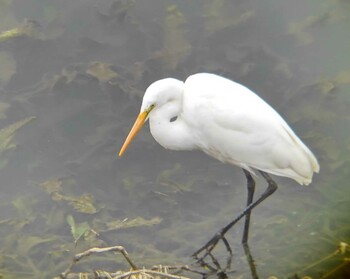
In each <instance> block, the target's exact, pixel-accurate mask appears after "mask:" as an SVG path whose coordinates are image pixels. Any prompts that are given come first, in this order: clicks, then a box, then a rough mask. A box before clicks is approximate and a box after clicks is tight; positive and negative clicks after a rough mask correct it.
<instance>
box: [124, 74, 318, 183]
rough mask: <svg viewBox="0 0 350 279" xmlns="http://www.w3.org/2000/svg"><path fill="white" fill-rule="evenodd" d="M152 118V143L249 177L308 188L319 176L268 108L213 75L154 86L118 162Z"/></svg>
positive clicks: (252, 95)
mask: <svg viewBox="0 0 350 279" xmlns="http://www.w3.org/2000/svg"><path fill="white" fill-rule="evenodd" d="M148 118H149V120H150V129H151V133H152V135H153V137H154V138H155V140H156V141H157V142H158V143H159V144H160V145H162V146H163V147H165V148H167V149H173V150H192V149H200V150H202V151H204V152H205V153H207V154H208V155H210V156H212V157H214V158H216V159H218V160H220V161H222V162H224V163H230V164H233V165H237V166H240V167H241V168H244V169H246V170H248V171H250V172H253V170H254V169H257V170H261V171H264V172H267V173H271V174H275V175H279V176H285V177H289V178H292V179H294V180H295V181H297V182H298V183H300V184H305V185H308V184H309V183H310V182H311V180H312V176H313V173H314V172H318V171H319V165H318V162H317V159H316V158H315V156H314V155H313V153H312V152H311V151H310V150H309V149H308V148H307V147H306V145H305V144H304V143H303V142H302V141H301V140H300V139H299V138H298V136H297V135H296V134H295V133H294V132H293V130H292V129H291V128H290V127H289V126H288V124H287V123H286V122H285V121H284V120H283V118H282V117H281V116H280V115H279V114H278V113H277V112H276V111H275V110H274V109H273V108H272V107H271V106H270V105H269V104H267V103H266V102H265V101H264V100H263V99H261V98H260V97H259V96H258V95H256V94H255V93H254V92H252V91H251V90H249V89H248V88H246V87H244V86H243V85H241V84H238V83H236V82H233V81H231V80H229V79H226V78H223V77H220V76H217V75H214V74H208V73H199V74H195V75H192V76H190V77H188V78H187V80H186V81H185V82H182V81H179V80H176V79H172V78H166V79H162V80H159V81H156V82H154V83H153V84H151V85H150V86H149V87H148V89H147V90H146V93H145V95H144V97H143V102H142V106H141V111H140V115H139V117H138V118H137V120H136V122H135V125H134V127H133V129H132V130H131V131H130V133H129V136H128V138H127V139H126V141H125V143H124V145H123V147H122V149H121V151H120V154H119V155H120V156H121V155H122V154H123V153H124V151H125V149H126V147H127V146H128V145H129V143H130V142H131V140H132V139H133V137H134V136H135V135H136V133H137V132H138V131H139V129H140V128H141V127H142V125H143V124H144V122H145V121H146V120H147V119H148ZM174 118H176V120H174Z"/></svg>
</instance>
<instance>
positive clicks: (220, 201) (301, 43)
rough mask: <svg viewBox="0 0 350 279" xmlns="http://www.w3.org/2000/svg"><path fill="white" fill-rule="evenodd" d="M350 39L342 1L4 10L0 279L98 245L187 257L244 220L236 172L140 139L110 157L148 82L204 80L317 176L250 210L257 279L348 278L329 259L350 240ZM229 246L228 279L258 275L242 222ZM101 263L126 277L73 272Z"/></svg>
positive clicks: (28, 1)
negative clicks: (259, 116)
mask: <svg viewBox="0 0 350 279" xmlns="http://www.w3.org/2000/svg"><path fill="white" fill-rule="evenodd" d="M349 30H350V2H349V1H345V0H323V1H320V0H317V1H316V0H314V1H299V0H298V1H271V0H249V1H238V0H236V1H228V0H227V1H224V0H214V1H209V0H208V1H207V0H205V1H180V0H178V1H175V0H174V1H163V0H149V1H141V0H139V1H137V0H135V1H132V0H130V1H127V0H125V1H117V0H114V1H112V0H103V1H96V0H95V1H92V0H71V1H63V0H61V1H60V0H55V1H54V0H51V1H41V0H0V31H2V33H0V128H1V130H0V183H1V195H0V236H1V238H0V241H1V245H0V247H1V248H0V251H1V252H0V274H1V276H2V277H1V278H36V279H37V278H52V277H54V276H56V275H58V274H60V273H61V272H62V271H63V270H64V269H65V268H66V267H67V266H68V264H69V262H70V261H71V258H72V256H73V255H74V254H76V253H78V252H81V251H83V250H85V249H88V248H90V247H95V246H98V247H104V246H113V245H123V246H124V247H125V248H126V250H127V251H128V252H129V254H130V255H131V257H132V258H133V259H134V261H135V262H136V263H138V264H139V265H140V266H147V267H150V266H152V265H156V264H162V265H177V264H179V265H181V264H188V263H190V262H192V260H191V258H190V255H191V254H192V253H193V252H194V251H195V250H196V249H198V248H199V247H200V246H201V245H202V244H204V243H205V241H207V240H208V239H209V238H210V237H211V236H212V235H213V234H214V233H215V232H216V231H217V230H218V228H220V227H221V226H223V225H225V224H226V223H227V222H228V221H229V220H231V219H232V218H233V217H235V215H236V214H237V213H238V212H240V210H242V209H243V207H244V203H245V199H246V189H245V178H244V174H243V172H242V171H241V170H240V169H239V168H237V167H232V166H227V165H223V164H221V163H219V162H217V161H215V160H213V159H211V158H209V157H207V156H206V155H204V154H201V153H200V152H195V151H194V152H172V151H168V150H164V149H162V148H161V147H160V146H159V145H158V144H157V143H156V142H155V141H154V140H153V139H152V137H151V135H150V133H149V131H148V129H147V128H146V129H144V130H143V131H142V132H141V133H140V135H139V136H138V137H137V139H136V140H135V142H134V143H133V144H132V146H130V148H129V150H128V151H127V153H126V155H125V156H124V157H123V158H118V157H117V154H118V151H119V148H120V146H121V145H122V143H123V141H124V139H125V136H126V135H127V133H128V131H129V128H130V126H131V125H132V123H133V121H134V119H135V117H136V115H137V113H138V111H139V106H140V103H141V100H142V96H143V92H144V90H145V88H147V86H148V85H149V84H150V83H151V82H153V81H155V80H158V79H160V78H163V77H168V76H172V77H176V78H179V79H184V78H185V77H187V76H188V75H190V74H192V73H196V72H202V71H205V72H214V73H217V74H221V75H224V76H226V77H229V78H231V79H234V80H236V81H238V82H241V83H243V84H245V85H247V86H248V87H249V88H251V89H252V90H253V91H255V92H257V93H258V94H259V95H260V96H262V97H263V98H264V99H265V100H267V101H268V102H269V103H270V104H271V105H272V106H273V107H275V108H276V110H277V111H279V112H280V113H281V115H282V116H283V117H285V118H286V119H287V122H288V123H290V125H291V126H292V128H293V129H294V130H295V131H296V132H297V134H298V135H299V136H300V137H301V139H302V140H303V141H304V142H305V143H306V144H307V145H308V146H309V147H310V148H311V149H312V150H313V151H314V152H315V154H316V156H317V157H318V159H319V162H320V165H321V172H320V174H318V175H316V176H315V177H314V182H313V183H312V184H311V185H310V186H309V187H300V186H298V185H297V184H296V183H295V182H293V181H291V180H289V179H284V178H278V177H276V181H277V182H278V183H279V185H280V188H279V190H278V191H277V192H276V193H275V194H274V195H273V196H272V197H270V198H269V199H268V200H267V201H266V202H265V203H264V204H263V205H261V206H260V207H259V209H257V210H256V211H254V213H253V217H252V218H253V219H252V227H251V234H250V249H251V253H252V256H253V258H254V261H255V265H256V273H257V274H256V276H258V277H256V278H268V277H269V276H276V277H277V278H298V277H293V276H295V274H297V275H298V276H300V278H302V276H306V275H308V276H311V277H312V278H350V275H349V272H350V271H349V264H348V263H346V261H345V258H346V257H347V258H349V251H347V254H346V253H345V254H343V255H339V254H337V255H335V254H334V255H333V256H332V253H334V251H336V250H337V247H338V245H339V243H340V242H345V243H349V241H350V225H349V217H350V213H349V212H350V187H349V185H348V184H349V180H350V171H349V169H350V155H349V154H350V140H349V138H350V137H349V136H350V129H349V128H350V125H349V123H350V121H349V120H350V110H349V105H350V93H349V92H350V91H349V89H350V66H349V65H350V36H349ZM257 184H258V187H257V191H258V192H261V191H263V189H264V188H265V183H264V181H263V180H261V179H260V178H258V179H257ZM96 233H98V235H96ZM227 238H228V240H229V242H230V243H231V246H232V248H233V250H234V258H233V265H232V273H230V275H229V276H230V278H251V276H252V275H251V268H250V267H249V264H248V263H247V259H246V256H245V254H244V252H243V249H242V247H241V245H240V239H241V227H240V226H237V227H236V228H234V229H233V230H232V231H230V232H229V234H228V236H227ZM225 255H226V253H225V250H224V249H222V248H218V249H217V251H216V256H217V257H218V259H219V260H223V261H224V260H225ZM329 255H330V256H329ZM327 256H329V257H328V258H327ZM324 258H327V259H325V260H323V261H322V259H324ZM319 261H320V262H319ZM104 268H105V269H108V270H111V269H112V270H113V269H124V270H127V269H128V268H129V267H128V265H127V264H126V263H125V261H124V260H123V259H122V257H121V256H117V258H116V256H115V255H113V254H106V255H102V256H96V257H94V256H92V257H91V258H89V259H86V260H85V261H83V262H82V264H81V266H80V270H83V271H91V270H93V269H104ZM77 270H79V269H77ZM77 270H76V271H77ZM188 276H193V274H190V275H188Z"/></svg>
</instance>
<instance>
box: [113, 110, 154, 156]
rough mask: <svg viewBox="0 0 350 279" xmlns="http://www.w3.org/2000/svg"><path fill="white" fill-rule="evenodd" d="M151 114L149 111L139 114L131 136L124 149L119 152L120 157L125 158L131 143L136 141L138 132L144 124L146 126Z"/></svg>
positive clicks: (128, 137) (130, 133) (127, 138)
mask: <svg viewBox="0 0 350 279" xmlns="http://www.w3.org/2000/svg"><path fill="white" fill-rule="evenodd" d="M148 114H149V111H144V112H141V113H140V114H139V116H138V117H137V118H136V121H135V123H134V126H132V128H131V130H130V132H129V135H128V136H127V137H126V140H125V141H124V144H123V146H122V148H121V149H120V151H119V156H120V157H121V156H123V154H124V152H125V150H126V149H127V148H128V146H129V144H130V143H131V141H132V140H133V139H134V137H135V136H136V134H137V133H138V131H140V129H141V128H142V126H143V124H145V122H146V119H147V116H148Z"/></svg>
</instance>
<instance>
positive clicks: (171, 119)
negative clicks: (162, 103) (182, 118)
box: [169, 116, 177, 122]
mask: <svg viewBox="0 0 350 279" xmlns="http://www.w3.org/2000/svg"><path fill="white" fill-rule="evenodd" d="M176 119H177V116H173V117H172V118H170V120H169V122H174V121H176Z"/></svg>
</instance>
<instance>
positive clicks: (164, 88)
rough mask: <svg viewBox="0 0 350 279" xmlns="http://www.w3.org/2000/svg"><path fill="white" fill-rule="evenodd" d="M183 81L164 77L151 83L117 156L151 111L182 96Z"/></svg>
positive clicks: (121, 153)
mask: <svg viewBox="0 0 350 279" xmlns="http://www.w3.org/2000/svg"><path fill="white" fill-rule="evenodd" d="M183 87H184V83H183V82H182V81H180V80H177V79H174V78H165V79H161V80H158V81H156V82H154V83H152V84H151V85H150V86H149V87H148V88H147V90H146V92H145V95H144V96H143V100H142V105H141V109H140V114H139V115H138V117H137V118H136V121H135V123H134V126H133V127H132V128H131V130H130V132H129V135H128V136H127V138H126V140H125V142H124V144H123V146H122V148H121V149H120V152H119V156H122V155H123V154H124V152H125V150H126V148H127V147H128V146H129V144H130V143H131V141H132V140H133V139H134V137H135V136H136V134H137V133H138V131H140V129H141V128H142V126H143V125H144V124H145V122H146V121H147V119H148V118H149V116H150V115H151V114H152V111H154V110H156V109H157V108H160V107H162V106H163V105H164V104H167V103H169V102H171V101H180V100H181V98H182V93H183Z"/></svg>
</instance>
